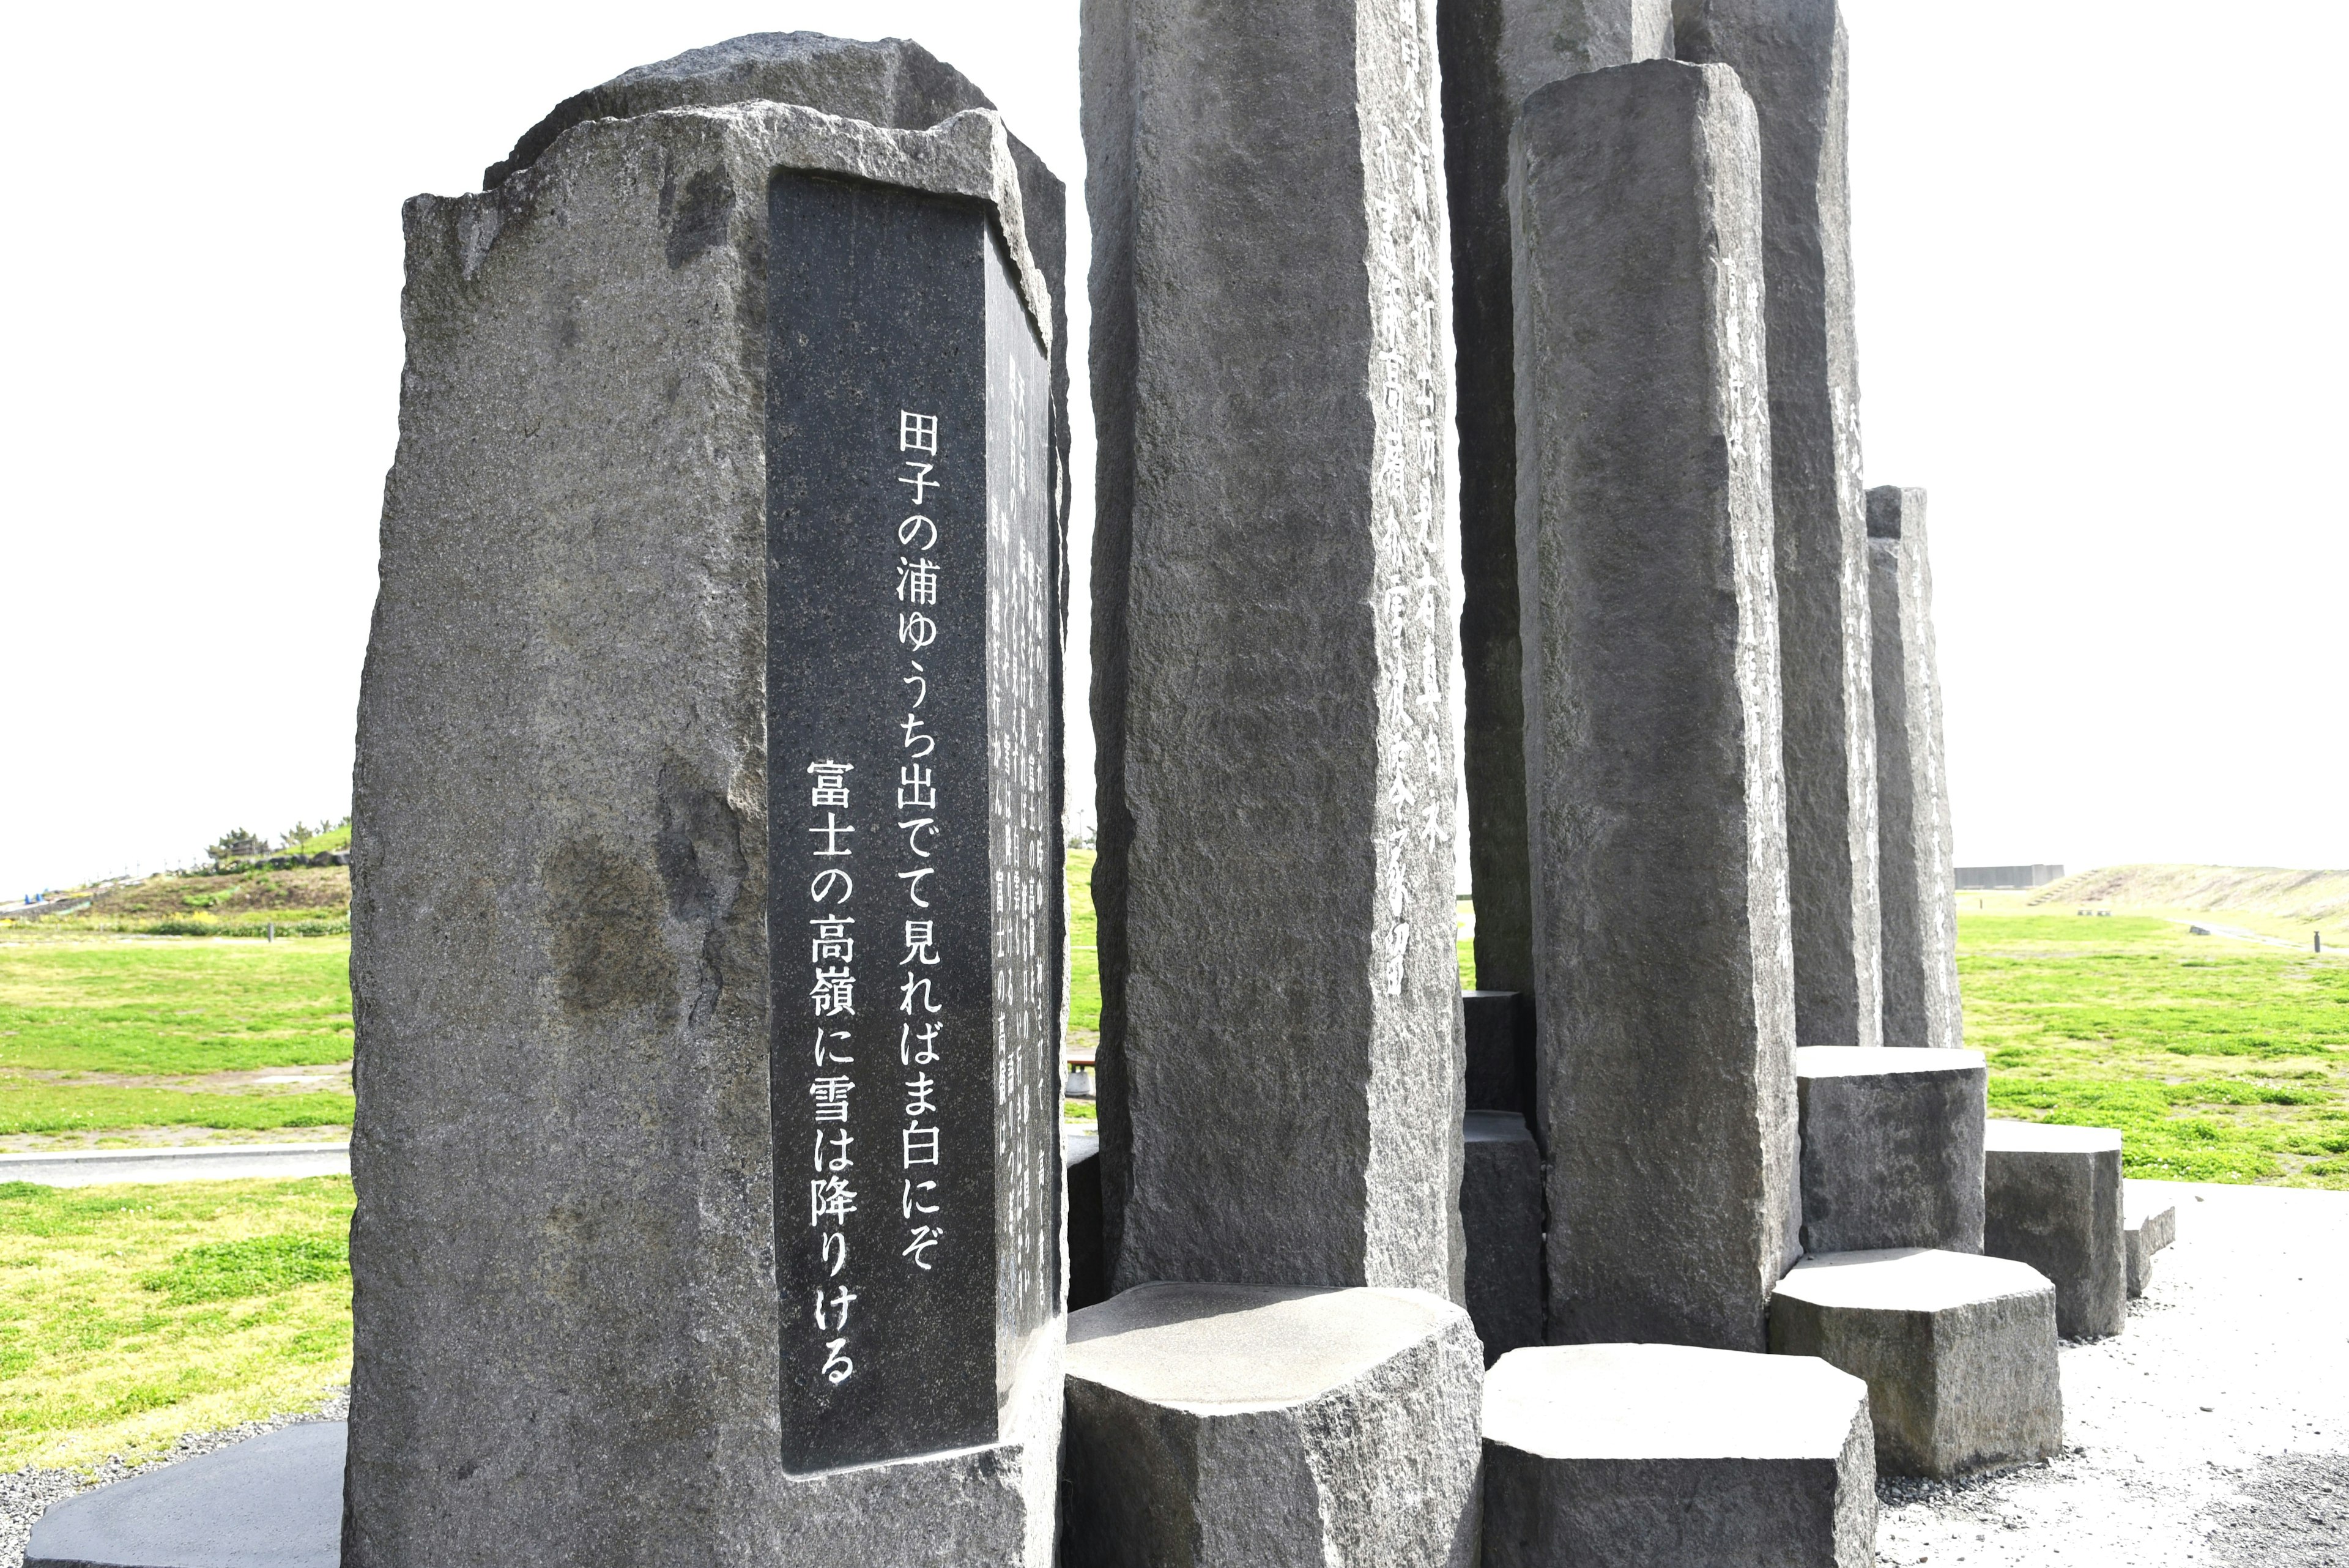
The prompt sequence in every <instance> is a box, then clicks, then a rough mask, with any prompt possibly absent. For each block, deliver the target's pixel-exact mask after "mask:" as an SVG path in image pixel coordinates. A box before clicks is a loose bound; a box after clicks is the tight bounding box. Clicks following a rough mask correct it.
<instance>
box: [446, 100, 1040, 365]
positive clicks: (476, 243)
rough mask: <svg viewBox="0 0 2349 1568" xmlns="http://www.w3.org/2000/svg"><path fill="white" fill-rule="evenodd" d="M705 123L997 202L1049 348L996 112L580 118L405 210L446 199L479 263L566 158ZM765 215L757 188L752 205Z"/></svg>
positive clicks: (819, 162)
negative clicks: (468, 184)
mask: <svg viewBox="0 0 2349 1568" xmlns="http://www.w3.org/2000/svg"><path fill="white" fill-rule="evenodd" d="M702 127H706V128H708V129H709V130H715V131H717V132H718V133H719V135H720V136H721V137H724V138H726V139H728V140H736V141H738V142H739V143H746V144H747V145H742V146H740V148H739V151H740V153H742V154H743V155H745V157H746V158H748V159H752V160H756V161H763V162H764V163H765V164H766V165H767V167H768V168H769V170H770V171H774V170H783V169H801V170H809V171H814V172H817V173H823V174H843V175H847V176H849V177H851V178H853V179H857V180H864V181H870V182H873V183H874V184H878V185H895V186H900V187H903V188H905V189H906V190H912V191H926V192H934V193H936V194H938V195H942V196H962V197H968V198H971V199H973V200H977V201H981V202H987V203H988V205H989V206H990V207H992V208H993V209H994V213H995V221H996V228H997V231H998V233H999V234H1000V236H1001V238H1002V240H1003V244H1004V249H1005V250H1006V252H1008V253H1009V256H1010V259H1011V265H1012V270H1013V271H1014V272H1015V273H1016V274H1017V275H1018V276H1019V292H1020V296H1021V299H1022V301H1023V303H1025V304H1026V306H1027V307H1028V319H1029V324H1030V326H1031V327H1034V328H1035V331H1036V336H1037V337H1038V339H1039V340H1040V342H1041V343H1042V344H1043V347H1044V350H1045V352H1046V353H1047V354H1048V355H1049V354H1050V352H1051V351H1052V293H1051V287H1050V285H1049V284H1048V283H1047V282H1046V281H1045V278H1044V273H1043V269H1042V268H1040V266H1038V265H1037V264H1036V258H1035V254H1034V253H1033V252H1032V251H1031V250H1030V247H1029V244H1028V231H1027V215H1026V213H1025V210H1024V209H1023V208H1022V207H1021V205H1020V201H1019V166H1018V164H1017V163H1016V162H1015V161H1013V159H1012V155H1011V139H1010V132H1009V130H1007V129H1006V128H1005V126H1004V123H1003V117H1002V116H1001V115H1000V114H999V113H997V112H996V111H995V110H993V109H964V110H963V111H961V112H960V113H958V114H955V115H952V116H949V117H948V118H947V119H942V120H940V121H939V122H938V123H937V124H936V125H934V126H932V127H931V128H930V129H929V130H889V129H887V128H886V127H884V126H878V125H874V124H872V123H870V122H869V121H866V120H862V119H849V118H847V117H846V116H843V115H836V114H826V113H823V111H822V110H820V109H808V108H806V107H804V106H802V105H800V104H789V103H769V102H750V103H732V104H719V105H711V106H698V105H697V106H691V107H686V108H679V109H656V110H653V111H651V112H650V113H647V114H640V115H633V116H630V117H628V118H627V119H589V120H582V121H581V122H580V123H579V124H577V125H574V126H573V127H571V128H570V129H569V130H565V131H564V133H563V134H562V135H560V136H558V137H556V138H555V139H554V144H553V145H551V146H550V147H548V148H547V150H546V151H544V152H543V153H541V154H539V156H538V158H537V160H536V161H533V163H532V164H531V166H530V167H529V168H527V169H520V170H516V171H514V172H513V173H512V174H511V175H509V176H507V178H506V179H504V180H503V181H502V182H499V184H498V185H497V187H496V188H495V189H493V190H490V191H476V192H467V193H466V194H464V195H461V196H434V195H421V196H414V197H410V198H409V202H408V207H409V213H410V216H411V219H425V220H428V221H429V220H430V219H432V218H434V217H436V216H439V215H440V209H444V208H453V209H454V212H453V213H451V214H450V217H452V218H453V224H452V227H453V232H454V234H455V238H456V242H457V250H458V262H459V268H460V272H461V273H462V275H464V277H465V278H466V279H467V280H469V281H470V280H471V278H472V276H473V275H474V274H475V273H476V272H478V271H479V270H480V268H481V264H482V262H483V261H485V260H486V259H487V258H488V256H489V254H490V251H491V248H492V246H494V245H495V244H497V238H498V235H499V234H501V233H502V232H503V231H504V230H505V229H506V228H507V227H509V226H511V225H512V224H515V223H522V222H526V221H527V220H528V217H529V213H530V211H531V208H532V206H533V203H534V202H535V199H536V197H537V194H538V192H540V191H541V190H543V189H544V188H546V187H548V186H549V185H552V184H554V183H555V182H557V181H559V180H560V179H561V178H562V177H563V176H564V172H565V170H566V166H567V165H569V164H570V163H572V162H574V161H576V160H577V159H578V158H579V157H580V156H581V155H582V154H583V152H584V151H585V150H586V148H587V147H589V146H590V145H591V144H592V143H594V142H595V141H596V140H599V139H602V138H605V137H609V136H613V135H616V134H620V133H622V132H623V130H632V129H633V130H653V131H656V132H658V131H663V130H686V129H688V128H702ZM750 205H751V206H754V207H755V208H756V209H757V210H758V212H759V213H761V215H762V220H763V214H764V213H765V211H766V201H765V192H763V190H762V191H761V192H760V193H759V199H758V200H757V201H756V202H752V203H750Z"/></svg>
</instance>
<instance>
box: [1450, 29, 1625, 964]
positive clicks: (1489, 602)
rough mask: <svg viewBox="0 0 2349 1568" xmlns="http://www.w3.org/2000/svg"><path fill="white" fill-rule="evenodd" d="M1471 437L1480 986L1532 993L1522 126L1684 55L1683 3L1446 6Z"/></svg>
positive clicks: (1470, 697)
mask: <svg viewBox="0 0 2349 1568" xmlns="http://www.w3.org/2000/svg"><path fill="white" fill-rule="evenodd" d="M1435 33H1436V47H1437V50H1438V52H1439V54H1440V56H1441V58H1442V61H1443V66H1444V187H1445V190H1446V192H1448V194H1449V196H1450V199H1451V207H1452V337H1453V352H1454V372H1453V379H1454V384H1455V386H1456V388H1457V390H1458V395H1459V429H1460V573H1461V587H1462V592H1461V599H1460V661H1461V666H1462V670H1463V671H1464V676H1465V680H1466V687H1465V691H1464V696H1465V697H1466V700H1467V701H1466V709H1467V720H1468V722H1467V731H1466V734H1465V737H1464V742H1463V744H1462V748H1461V758H1460V760H1461V769H1462V772H1463V773H1464V774H1465V776H1466V779H1467V784H1468V876H1469V881H1470V884H1471V886H1472V888H1474V890H1475V898H1476V938H1475V941H1476V983H1477V984H1478V985H1479V986H1480V987H1482V988H1483V989H1485V990H1486V991H1495V992H1501V991H1514V992H1526V993H1530V992H1532V990H1533V984H1534V958H1533V892H1532V884H1531V880H1530V877H1531V873H1530V872H1529V870H1528V868H1527V866H1526V752H1525V688H1524V685H1523V681H1524V672H1523V670H1522V669H1521V668H1520V662H1521V661H1520V653H1519V649H1520V639H1519V637H1518V632H1517V494H1516V491H1517V413H1516V367H1515V362H1514V356H1515V354H1516V328H1515V327H1513V326H1512V325H1511V324H1510V308H1511V307H1510V284H1509V276H1510V271H1511V265H1510V259H1509V207H1508V182H1509V128H1510V127H1511V126H1512V125H1514V124H1516V119H1517V108H1518V106H1519V105H1521V104H1523V103H1524V102H1525V101H1526V95H1527V94H1529V93H1531V92H1532V91H1533V90H1534V89H1535V88H1537V87H1541V86H1544V85H1545V84H1547V83H1549V82H1553V81H1557V79H1558V78H1562V77H1569V76H1573V75H1574V74H1576V73H1577V72H1578V71H1588V70H1598V69H1601V68H1603V67H1608V66H1621V65H1629V64H1630V63H1631V62H1632V61H1634V60H1651V59H1655V58H1658V57H1665V56H1669V55H1671V52H1672V16H1671V0H1438V4H1437V5H1436V8H1435Z"/></svg>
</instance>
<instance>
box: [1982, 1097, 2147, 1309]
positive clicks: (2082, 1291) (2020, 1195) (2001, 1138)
mask: <svg viewBox="0 0 2349 1568" xmlns="http://www.w3.org/2000/svg"><path fill="white" fill-rule="evenodd" d="M1984 1130H1985V1133H1986V1135H1987V1136H1986V1137H1985V1139H1984V1147H1983V1198H1984V1201H1983V1226H1982V1251H1985V1252H1988V1253H1989V1254H1990V1255H1991V1256H1992V1257H1994V1258H2013V1259H2014V1260H2015V1261H2016V1262H2024V1263H2028V1264H2030V1265H2031V1266H2032V1267H2033V1268H2034V1269H2036V1270H2038V1271H2039V1272H2041V1273H2043V1274H2044V1275H2046V1276H2047V1277H2048V1278H2049V1279H2050V1280H2052V1281H2054V1284H2055V1326H2056V1329H2057V1330H2058V1332H2060V1333H2061V1334H2063V1335H2064V1338H2066V1339H2095V1338H2097V1337H2099V1336H2101V1335H2104V1334H2118V1333H2120V1331H2121V1327H2122V1325H2123V1324H2124V1323H2126V1322H2127V1304H2128V1245H2127V1241H2126V1239H2125V1238H2124V1236H2123V1234H2122V1228H2121V1135H2120V1134H2118V1133H2116V1132H2112V1131H2109V1130H2107V1129H2106V1128H2104V1127H2050V1126H2046V1125H2044V1124H2042V1123H2037V1122H2002V1121H1993V1122H1992V1123H1990V1124H1989V1125H1988V1127H1986V1128H1985V1129H1984Z"/></svg>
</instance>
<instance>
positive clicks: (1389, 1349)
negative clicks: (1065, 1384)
mask: <svg viewBox="0 0 2349 1568" xmlns="http://www.w3.org/2000/svg"><path fill="white" fill-rule="evenodd" d="M1466 1321H1467V1320H1466V1314H1464V1313H1462V1312H1461V1310H1460V1309H1459V1308H1458V1307H1456V1306H1454V1305H1453V1304H1452V1303H1449V1302H1446V1301H1444V1300H1443V1299H1442V1298H1440V1297H1437V1296H1433V1295H1429V1294H1427V1293H1424V1292H1421V1291H1390V1290H1366V1289H1354V1290H1305V1289H1298V1288H1293V1287H1287V1286H1276V1285H1220V1284H1148V1285H1136V1286H1134V1287H1133V1289H1132V1290H1130V1291H1126V1292H1124V1293H1122V1294H1119V1295H1116V1296H1112V1297H1111V1298H1110V1299H1109V1300H1108V1301H1105V1302H1103V1303H1101V1304H1100V1305H1099V1306H1093V1307H1087V1308H1086V1309H1085V1310H1084V1311H1082V1312H1081V1313H1075V1314H1071V1316H1070V1318H1069V1360H1068V1375H1069V1376H1070V1377H1071V1378H1072V1379H1075V1378H1081V1379H1083V1380H1084V1381H1087V1382H1091V1383H1098V1384H1101V1385H1102V1386H1104V1387H1109V1388H1114V1389H1116V1390H1117V1391H1118V1392H1120V1393H1122V1394H1127V1395H1131V1396H1133V1397H1134V1398H1137V1399H1147V1400H1149V1401H1151V1402H1152V1403H1154V1404H1159V1405H1172V1406H1174V1407H1178V1408H1181V1409H1186V1410H1200V1411H1209V1410H1212V1411H1215V1412H1216V1413H1219V1414H1231V1413H1233V1412H1236V1411H1240V1410H1277V1409H1281V1408H1284V1407H1288V1406H1291V1405H1299V1404H1303V1403H1304V1402H1305V1401H1307V1400H1309V1399H1312V1398H1316V1397H1319V1396H1320V1395H1323V1394H1327V1393H1329V1392H1330V1390H1332V1389H1334V1388H1339V1387H1342V1386H1345V1385H1346V1384H1348V1383H1350V1382H1351V1381H1353V1380H1354V1379H1355V1378H1357V1377H1360V1376H1361V1375H1362V1374H1363V1373H1365V1372H1368V1371H1369V1370H1370V1369H1371V1368H1372V1367H1374V1366H1378V1365H1379V1364H1380V1363H1381V1362H1382V1361H1385V1360H1386V1359H1388V1358H1389V1357H1390V1356H1392V1355H1397V1354H1399V1353H1400V1352H1402V1351H1403V1350H1406V1349H1408V1348H1409V1347H1411V1346H1412V1345H1416V1344H1418V1343H1419V1342H1420V1341H1422V1340H1423V1339H1426V1338H1428V1337H1430V1336H1431V1335H1433V1334H1436V1333H1438V1332H1439V1331H1440V1330H1442V1329H1443V1328H1444V1326H1445V1325H1446V1324H1447V1323H1454V1322H1456V1323H1458V1324H1461V1326H1462V1327H1463V1329H1465V1325H1466Z"/></svg>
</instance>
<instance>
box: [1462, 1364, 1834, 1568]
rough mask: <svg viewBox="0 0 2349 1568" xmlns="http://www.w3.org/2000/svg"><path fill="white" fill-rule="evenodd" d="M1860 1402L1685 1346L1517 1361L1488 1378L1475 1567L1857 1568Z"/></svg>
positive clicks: (1778, 1367) (1791, 1371) (1805, 1375)
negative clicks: (1759, 1566)
mask: <svg viewBox="0 0 2349 1568" xmlns="http://www.w3.org/2000/svg"><path fill="white" fill-rule="evenodd" d="M1875 1561H1876V1459H1875V1452H1874V1444H1873V1440H1872V1438H1871V1436H1870V1430H1869V1426H1868V1386H1867V1385H1866V1384H1865V1383H1862V1382H1861V1381H1860V1380H1859V1379H1858V1378H1857V1377H1854V1376H1850V1375H1849V1374H1848V1373H1844V1372H1838V1371H1837V1370H1836V1369H1835V1368H1834V1367H1832V1366H1828V1365H1827V1364H1826V1362H1824V1361H1817V1360H1813V1359H1811V1358H1809V1357H1795V1356H1776V1355H1752V1354H1749V1353H1745V1352H1741V1351H1733V1350H1704V1349H1698V1348H1696V1347H1694V1346H1691V1345H1548V1346H1542V1347H1538V1348H1533V1349H1526V1350H1515V1351H1511V1352H1510V1353H1509V1354H1508V1355H1505V1356H1503V1357H1501V1359H1500V1360H1499V1361H1498V1362H1497V1363H1495V1365H1494V1366H1493V1369H1492V1370H1491V1371H1490V1372H1488V1373H1486V1374H1485V1568H1553V1565H1555V1564H1559V1563H1572V1564H1574V1565H1575V1568H1633V1565H1635V1564H1637V1565H1639V1568H1651V1565H1654V1564H1663V1563H1670V1564H1671V1565H1672V1568H1729V1565H1731V1564H1741V1565H1742V1564H1750V1563H1772V1564H1779V1565H1784V1568H1797V1565H1801V1568H1808V1565H1811V1564H1816V1565H1818V1568H1863V1565H1866V1564H1873V1563H1875Z"/></svg>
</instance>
